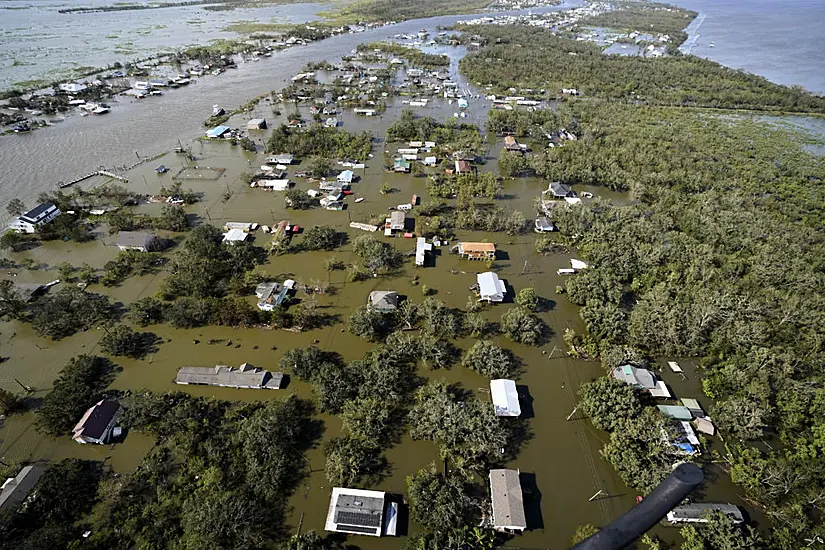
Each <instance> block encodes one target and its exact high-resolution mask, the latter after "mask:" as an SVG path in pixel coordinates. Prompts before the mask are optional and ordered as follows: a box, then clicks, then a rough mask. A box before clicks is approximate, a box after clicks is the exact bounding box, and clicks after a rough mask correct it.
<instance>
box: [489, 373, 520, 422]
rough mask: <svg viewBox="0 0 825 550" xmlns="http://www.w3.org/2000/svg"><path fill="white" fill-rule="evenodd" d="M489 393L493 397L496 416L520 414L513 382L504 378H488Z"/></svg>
mask: <svg viewBox="0 0 825 550" xmlns="http://www.w3.org/2000/svg"><path fill="white" fill-rule="evenodd" d="M490 395H492V397H493V407H494V408H495V411H496V416H521V405H520V404H519V400H518V391H516V383H515V382H513V381H512V380H507V379H504V378H498V379H496V380H490Z"/></svg>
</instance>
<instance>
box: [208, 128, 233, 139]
mask: <svg viewBox="0 0 825 550" xmlns="http://www.w3.org/2000/svg"><path fill="white" fill-rule="evenodd" d="M230 129H231V128H229V126H215V127H214V128H212V129H211V130H209V131H208V132H206V135H207V136H208V137H221V136H222V135H224V134H225V133H226V132H228V131H229V130H230Z"/></svg>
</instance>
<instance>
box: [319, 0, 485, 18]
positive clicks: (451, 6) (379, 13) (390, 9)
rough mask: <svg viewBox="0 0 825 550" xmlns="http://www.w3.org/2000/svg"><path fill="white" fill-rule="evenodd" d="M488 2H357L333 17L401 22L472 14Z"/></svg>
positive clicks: (370, 0) (422, 0)
mask: <svg viewBox="0 0 825 550" xmlns="http://www.w3.org/2000/svg"><path fill="white" fill-rule="evenodd" d="M489 3H490V2H489V1H488V0H421V1H420V2H398V1H396V0H358V1H356V2H352V3H349V4H346V5H345V6H343V7H342V8H341V9H340V10H338V11H337V12H335V13H334V14H333V15H334V16H335V17H336V18H338V19H341V20H344V21H403V20H405V19H417V18H420V17H435V16H436V15H453V14H460V13H472V12H473V11H478V10H481V9H482V8H485V7H487V5H488V4H489Z"/></svg>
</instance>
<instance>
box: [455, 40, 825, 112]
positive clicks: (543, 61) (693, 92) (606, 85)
mask: <svg viewBox="0 0 825 550" xmlns="http://www.w3.org/2000/svg"><path fill="white" fill-rule="evenodd" d="M462 30H464V31H466V32H468V33H473V34H478V35H480V36H482V37H483V38H484V40H485V41H486V43H487V44H488V45H487V46H485V47H483V48H482V49H480V50H479V51H477V52H474V53H471V54H469V55H467V56H466V57H464V58H463V59H462V60H461V70H462V72H464V73H465V74H466V75H467V76H468V77H470V78H471V79H472V80H473V81H474V82H479V83H481V84H483V85H487V84H490V85H492V86H493V89H494V90H497V91H499V92H503V91H506V90H507V89H508V88H510V87H515V88H518V89H525V88H531V89H546V90H549V91H550V92H551V93H554V94H555V93H557V92H558V91H559V90H561V88H577V89H579V90H580V92H581V93H582V94H584V95H586V96H590V97H598V98H604V99H619V100H624V101H626V102H630V103H633V104H638V103H642V104H648V105H678V106H685V107H717V108H726V109H757V110H774V111H796V112H812V111H813V112H825V98H822V97H819V96H814V95H812V94H810V93H808V92H806V91H804V90H802V89H798V88H786V87H783V86H780V85H779V84H773V83H771V82H769V81H768V80H767V79H765V78H763V77H761V76H755V75H752V74H748V73H745V72H742V71H737V70H734V69H729V68H727V67H723V66H722V65H719V64H718V63H715V62H713V61H708V60H705V59H701V58H699V57H695V56H690V55H684V56H683V55H674V56H668V57H661V58H644V57H638V56H618V55H603V54H602V49H601V47H599V46H597V45H595V44H591V43H588V42H584V41H576V40H571V39H567V38H563V37H561V36H555V35H553V34H551V33H548V32H546V31H544V30H542V29H538V28H533V27H519V26H477V27H462ZM571 54H575V55H571Z"/></svg>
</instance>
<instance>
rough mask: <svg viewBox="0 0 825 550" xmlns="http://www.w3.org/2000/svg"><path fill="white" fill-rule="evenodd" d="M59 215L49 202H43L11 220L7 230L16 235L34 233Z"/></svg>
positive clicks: (58, 210)
mask: <svg viewBox="0 0 825 550" xmlns="http://www.w3.org/2000/svg"><path fill="white" fill-rule="evenodd" d="M59 215H60V209H59V208H57V207H56V206H55V205H54V204H52V203H50V202H44V203H43V204H38V205H37V206H35V207H34V208H32V209H31V210H29V211H28V212H26V213H25V214H21V215H20V216H17V217H16V218H15V219H13V220H12V222H11V223H10V224H9V229H11V230H12V231H17V232H18V233H34V232H35V231H37V229H38V228H39V227H40V226H42V225H46V224H47V223H49V222H50V221H52V220H53V219H55V218H56V217H58V216H59Z"/></svg>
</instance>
